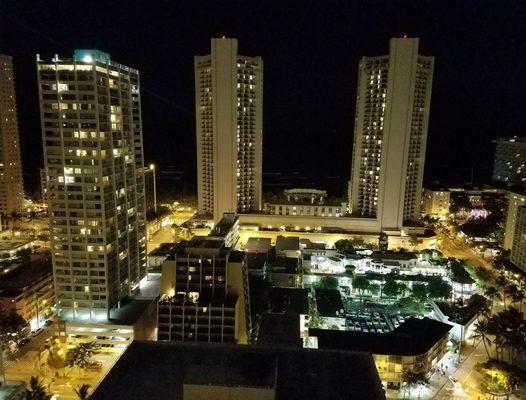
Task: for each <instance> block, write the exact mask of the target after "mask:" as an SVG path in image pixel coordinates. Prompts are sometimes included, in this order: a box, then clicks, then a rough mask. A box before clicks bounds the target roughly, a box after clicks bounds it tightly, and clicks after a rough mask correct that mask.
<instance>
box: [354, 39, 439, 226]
mask: <svg viewBox="0 0 526 400" xmlns="http://www.w3.org/2000/svg"><path fill="white" fill-rule="evenodd" d="M418 42H419V40H418V39H416V38H415V39H409V38H401V39H396V38H395V39H391V41H390V50H389V55H386V56H379V57H363V58H362V60H361V61H360V66H359V72H358V91H357V98H356V114H355V126H354V149H353V158H352V174H351V180H350V182H349V207H350V211H351V213H352V214H355V215H359V216H364V217H370V218H377V219H379V220H380V221H381V226H382V228H383V229H386V230H387V229H400V228H401V227H402V225H403V223H404V221H408V220H418V218H419V217H420V202H421V194H422V179H423V174H424V161H425V150H426V141H427V127H428V120H429V107H430V101H431V85H432V78H433V65H434V59H433V57H424V56H422V55H419V54H418Z"/></svg>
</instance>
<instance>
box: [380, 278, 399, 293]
mask: <svg viewBox="0 0 526 400" xmlns="http://www.w3.org/2000/svg"><path fill="white" fill-rule="evenodd" d="M382 292H383V294H384V295H386V296H387V297H396V296H398V295H399V294H400V286H399V285H398V283H397V282H396V281H395V280H394V279H393V278H392V277H388V278H386V280H385V284H384V287H383V289H382Z"/></svg>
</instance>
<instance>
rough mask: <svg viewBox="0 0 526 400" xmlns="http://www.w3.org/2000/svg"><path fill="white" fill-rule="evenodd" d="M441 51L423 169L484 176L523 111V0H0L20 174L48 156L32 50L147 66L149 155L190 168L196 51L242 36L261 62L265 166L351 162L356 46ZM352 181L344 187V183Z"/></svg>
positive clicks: (337, 168) (0, 44)
mask: <svg viewBox="0 0 526 400" xmlns="http://www.w3.org/2000/svg"><path fill="white" fill-rule="evenodd" d="M405 33H407V34H408V35H409V36H411V37H419V38H420V47H421V53H422V54H424V55H433V56H435V75H434V84H433V96H432V100H431V118H430V127H429V134H428V148H427V160H426V180H428V181H431V180H439V179H440V180H445V181H465V180H468V178H469V171H470V168H471V167H475V170H476V171H475V177H476V178H478V179H484V178H485V177H487V176H489V173H490V168H491V162H492V160H491V158H492V151H493V150H492V145H491V139H492V138H493V137H495V136H508V135H522V134H523V132H524V125H525V122H526V109H525V107H526V102H525V89H526V85H525V73H526V2H524V1H503V0H499V1H490V0H477V1H469V0H464V1H456V2H452V1H447V2H446V1H437V0H435V1H417V0H410V1H393V0H384V1H376V0H363V1H341V2H339V1H327V0H325V1H319V2H315V1H308V0H304V1H301V2H295V1H283V0H282V1H278V0H276V1H261V0H260V1H239V2H227V1H182V0H181V1H179V0H177V1H175V0H170V1H154V0H149V1H118V0H113V1H89V0H84V1H63V0H52V1H36V0H33V1H24V0H14V1H12V0H1V1H0V52H2V53H6V54H11V55H13V56H14V62H15V72H16V74H17V76H16V85H17V96H18V107H19V123H20V130H21V136H22V146H23V147H22V148H23V164H24V172H25V175H26V178H27V181H28V183H26V186H30V187H31V175H32V174H34V173H35V171H36V169H37V168H38V167H39V166H40V165H41V164H42V150H41V138H40V135H41V133H40V124H39V111H38V106H37V89H36V72H35V61H34V59H35V54H36V53H39V54H40V55H41V57H42V58H45V59H50V58H51V57H52V56H53V55H54V54H55V53H58V54H59V55H60V56H62V57H67V56H71V54H72V52H73V49H75V48H98V49H100V50H103V51H106V52H108V53H110V54H111V56H112V59H113V60H115V61H117V62H120V63H122V64H125V65H129V66H131V67H134V68H137V69H139V70H140V72H141V80H142V90H143V91H142V101H143V109H142V111H143V130H144V144H145V158H146V161H147V162H150V161H155V162H157V163H158V164H159V166H160V167H161V168H163V167H166V166H167V165H174V166H175V167H176V168H178V169H180V170H184V173H185V177H186V180H187V181H188V182H190V183H193V180H194V179H195V131H194V129H195V119H194V118H195V117H194V115H193V113H194V94H193V88H194V80H193V56H194V55H196V54H206V53H208V52H209V46H210V43H209V38H210V37H219V36H221V35H223V34H225V35H226V36H228V37H237V38H238V40H239V50H240V53H241V54H246V55H260V56H262V57H263V59H264V62H265V84H264V161H263V169H264V171H265V172H274V171H287V170H289V169H294V170H297V171H301V172H302V173H305V174H307V175H311V176H317V177H323V176H325V175H341V176H342V181H343V178H345V179H347V177H348V176H349V173H350V157H351V150H352V135H353V133H352V132H353V120H354V106H355V96H356V78H357V67H358V61H359V58H360V57H361V56H363V55H380V54H386V53H387V52H388V42H389V38H390V37H393V36H401V35H403V34H405ZM341 189H342V190H343V187H342V188H341Z"/></svg>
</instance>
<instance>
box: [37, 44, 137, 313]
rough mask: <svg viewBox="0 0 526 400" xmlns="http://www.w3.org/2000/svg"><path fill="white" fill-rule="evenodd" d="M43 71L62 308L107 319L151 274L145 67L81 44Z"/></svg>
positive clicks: (43, 123) (51, 207) (52, 226)
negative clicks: (142, 95)
mask: <svg viewBox="0 0 526 400" xmlns="http://www.w3.org/2000/svg"><path fill="white" fill-rule="evenodd" d="M37 72H38V86H39V96H40V114H41V127H42V142H43V150H44V162H45V171H46V173H47V183H46V189H47V198H48V209H49V218H50V230H51V246H52V258H53V273H54V284H55V295H56V296H55V297H56V306H57V311H58V313H59V315H60V316H61V317H63V318H71V319H73V320H76V319H78V318H86V319H89V320H92V319H104V318H107V317H109V310H110V308H112V307H113V306H115V305H118V304H119V303H120V301H121V300H122V299H123V298H126V297H128V296H131V295H133V294H134V293H136V292H137V291H138V289H139V282H140V280H141V279H142V278H143V277H144V276H145V274H146V237H145V213H144V210H145V199H144V171H143V168H144V165H143V163H144V162H143V146H142V123H141V108H140V107H141V100H140V80H139V71H137V70H136V69H133V68H130V67H127V66H125V65H122V64H119V63H116V62H114V61H112V60H111V57H110V55H109V54H107V53H104V52H101V51H98V50H75V53H74V55H73V57H72V58H66V59H63V58H60V57H59V56H58V55H55V56H54V57H53V58H52V59H51V60H50V61H44V60H42V59H40V57H39V56H38V55H37Z"/></svg>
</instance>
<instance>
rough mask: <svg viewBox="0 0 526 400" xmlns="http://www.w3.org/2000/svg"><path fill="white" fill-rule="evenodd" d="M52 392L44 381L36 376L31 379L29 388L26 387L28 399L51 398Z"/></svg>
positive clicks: (46, 399)
mask: <svg viewBox="0 0 526 400" xmlns="http://www.w3.org/2000/svg"><path fill="white" fill-rule="evenodd" d="M51 397H52V396H51V394H50V393H49V391H48V389H47V388H46V387H45V386H44V384H43V383H42V381H41V380H40V379H38V378H37V377H36V376H32V377H31V378H30V379H29V389H26V399H27V400H50V399H51Z"/></svg>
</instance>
